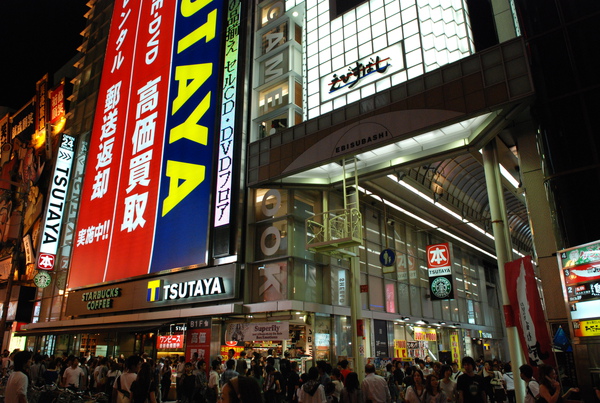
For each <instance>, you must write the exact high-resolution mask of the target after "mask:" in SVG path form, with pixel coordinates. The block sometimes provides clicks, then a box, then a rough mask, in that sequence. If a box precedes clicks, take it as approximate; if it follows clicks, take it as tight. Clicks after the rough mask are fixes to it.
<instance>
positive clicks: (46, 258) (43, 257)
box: [37, 253, 56, 270]
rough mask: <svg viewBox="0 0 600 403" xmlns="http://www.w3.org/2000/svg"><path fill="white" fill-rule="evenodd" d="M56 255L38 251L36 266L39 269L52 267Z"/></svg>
mask: <svg viewBox="0 0 600 403" xmlns="http://www.w3.org/2000/svg"><path fill="white" fill-rule="evenodd" d="M55 257H56V255H51V254H50V253H40V257H39V258H38V264H37V267H38V269H40V270H52V269H54V258H55Z"/></svg>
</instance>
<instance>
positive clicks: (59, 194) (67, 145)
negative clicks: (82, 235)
mask: <svg viewBox="0 0 600 403" xmlns="http://www.w3.org/2000/svg"><path fill="white" fill-rule="evenodd" d="M74 147H75V138H74V137H71V136H68V135H66V134H63V136H62V139H61V142H60V147H59V149H58V155H57V157H56V165H55V167H54V175H53V176H52V184H51V187H50V195H49V197H48V206H47V207H46V219H45V220H44V228H43V231H42V242H41V243H40V248H39V249H40V250H39V255H38V261H37V268H38V269H40V270H52V269H54V263H55V261H56V253H57V251H58V241H59V237H60V230H61V228H62V222H63V215H64V210H65V206H66V199H67V189H68V187H69V181H70V179H71V166H72V165H73V150H74Z"/></svg>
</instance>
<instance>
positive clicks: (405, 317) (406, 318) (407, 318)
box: [402, 316, 410, 320]
mask: <svg viewBox="0 0 600 403" xmlns="http://www.w3.org/2000/svg"><path fill="white" fill-rule="evenodd" d="M402 320H410V317H409V316H403V317H402Z"/></svg>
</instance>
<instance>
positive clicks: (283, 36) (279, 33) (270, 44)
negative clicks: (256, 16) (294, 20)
mask: <svg viewBox="0 0 600 403" xmlns="http://www.w3.org/2000/svg"><path fill="white" fill-rule="evenodd" d="M287 26H288V25H287V21H285V22H283V23H282V24H279V25H277V26H276V27H274V28H272V29H270V30H269V31H267V32H265V33H264V34H262V36H261V46H260V50H261V52H260V54H261V55H265V54H267V53H269V52H271V51H272V50H274V49H277V48H278V47H279V46H281V45H283V44H284V43H286V42H287V35H288V34H287Z"/></svg>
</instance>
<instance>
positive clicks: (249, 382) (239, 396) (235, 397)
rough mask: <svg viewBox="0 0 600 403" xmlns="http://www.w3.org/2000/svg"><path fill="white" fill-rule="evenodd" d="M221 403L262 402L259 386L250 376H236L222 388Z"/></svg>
mask: <svg viewBox="0 0 600 403" xmlns="http://www.w3.org/2000/svg"><path fill="white" fill-rule="evenodd" d="M221 396H222V403H262V394H261V390H260V386H259V384H258V382H257V381H256V379H254V378H253V377H251V376H242V375H240V376H237V377H235V378H233V379H231V380H229V381H228V382H227V383H226V384H225V385H223V389H222V395H221Z"/></svg>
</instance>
